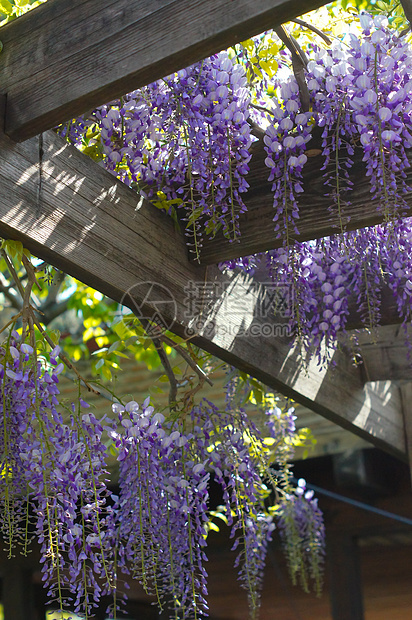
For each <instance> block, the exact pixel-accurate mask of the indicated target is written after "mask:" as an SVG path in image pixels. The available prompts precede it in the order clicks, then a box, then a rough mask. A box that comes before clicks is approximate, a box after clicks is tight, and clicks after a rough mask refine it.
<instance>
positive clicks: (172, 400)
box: [139, 318, 177, 411]
mask: <svg viewBox="0 0 412 620" xmlns="http://www.w3.org/2000/svg"><path fill="white" fill-rule="evenodd" d="M139 321H140V323H141V324H142V326H143V329H144V330H145V332H146V336H147V337H148V338H150V340H151V341H152V342H153V344H154V347H155V349H156V351H157V354H158V356H159V359H160V361H161V364H162V366H163V369H164V371H165V373H166V375H167V378H168V379H169V383H170V389H169V407H170V410H171V411H174V410H175V409H176V403H177V380H176V376H175V373H174V372H173V369H172V367H171V365H170V362H169V358H168V357H167V354H166V352H165V350H164V348H163V344H162V342H161V340H160V338H158V337H157V336H153V335H151V334H149V329H148V328H149V327H151V325H150V321H148V320H146V319H142V318H139Z"/></svg>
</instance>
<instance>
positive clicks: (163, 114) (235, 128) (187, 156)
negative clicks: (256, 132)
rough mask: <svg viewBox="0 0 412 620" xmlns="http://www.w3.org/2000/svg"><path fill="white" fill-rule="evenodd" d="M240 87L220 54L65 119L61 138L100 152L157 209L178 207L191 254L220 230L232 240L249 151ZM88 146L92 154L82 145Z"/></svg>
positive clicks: (240, 79)
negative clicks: (87, 113) (86, 114)
mask: <svg viewBox="0 0 412 620" xmlns="http://www.w3.org/2000/svg"><path fill="white" fill-rule="evenodd" d="M245 85H246V78H245V71H244V69H243V67H242V66H241V65H240V64H237V63H236V62H235V61H234V60H232V59H231V58H229V56H228V55H227V53H226V52H222V53H220V54H217V55H215V56H212V57H211V58H208V59H206V60H204V61H202V62H199V63H196V64H195V65H192V66H191V67H188V68H187V69H183V70H181V71H179V72H177V73H175V74H172V75H170V76H167V77H166V78H164V79H163V80H159V81H157V82H154V83H153V84H150V85H149V86H147V87H145V88H143V89H141V90H138V91H134V92H132V93H130V94H128V95H126V96H125V97H123V98H122V99H121V100H120V101H115V102H112V103H110V104H108V105H105V106H102V107H100V108H98V109H96V110H95V111H94V112H92V114H91V115H90V116H89V118H88V119H86V120H85V119H84V118H80V119H76V120H74V121H72V122H71V123H70V124H69V125H66V126H64V127H63V128H61V133H62V134H63V135H66V136H67V137H68V138H69V139H70V140H71V141H72V142H73V143H74V144H77V145H79V146H81V145H83V148H84V149H85V150H86V152H89V153H90V154H91V155H92V156H96V148H97V149H99V148H100V151H101V154H102V155H103V158H104V159H103V161H104V164H105V166H106V168H107V169H108V170H110V171H111V172H113V173H114V174H116V175H117V176H118V177H119V178H120V179H121V180H122V181H124V182H125V183H127V184H128V185H133V186H135V187H137V186H138V187H139V189H140V191H141V192H142V194H143V195H145V196H147V197H148V198H149V199H150V200H153V201H155V203H156V204H158V205H159V206H164V207H165V208H166V209H168V210H170V209H172V208H173V207H174V206H176V205H179V206H183V207H184V208H185V215H183V216H182V219H183V220H184V221H185V222H186V232H187V234H188V236H189V243H190V244H191V245H192V249H193V251H194V252H195V254H196V256H198V254H199V248H200V244H201V239H202V236H203V235H204V234H205V233H206V234H207V235H209V236H210V235H211V236H214V235H215V233H216V231H217V230H218V229H219V228H222V230H223V233H224V235H225V236H226V237H227V238H228V239H230V240H234V239H236V238H237V237H238V234H239V231H238V223H237V220H238V217H239V213H241V212H242V211H244V210H245V206H244V204H243V201H242V197H241V194H242V193H243V192H245V191H246V189H247V187H248V184H247V182H246V180H245V177H246V174H247V172H248V171H249V167H248V162H249V160H250V153H249V147H250V145H251V136H250V127H249V124H248V117H249V98H250V97H249V93H248V91H247V90H246V88H245ZM99 134H100V137H99ZM90 141H91V142H90ZM94 142H95V143H96V148H95V149H94V150H93V147H90V146H89V147H87V146H86V145H89V144H93V143H94ZM200 222H202V224H200Z"/></svg>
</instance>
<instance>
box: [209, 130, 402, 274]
mask: <svg viewBox="0 0 412 620" xmlns="http://www.w3.org/2000/svg"><path fill="white" fill-rule="evenodd" d="M319 144H320V141H319ZM319 144H317V141H316V138H314V139H313V142H312V141H311V142H309V143H308V153H309V157H308V162H307V163H306V165H305V167H304V169H303V180H304V182H303V187H304V192H303V193H302V194H301V195H300V200H299V205H300V208H299V221H298V222H297V227H298V230H299V234H298V235H296V234H294V232H293V231H291V232H290V234H289V238H290V239H296V240H297V241H308V240H309V239H320V238H321V237H326V236H328V235H332V234H336V233H339V232H341V230H342V228H341V224H340V222H339V218H338V215H337V209H336V208H335V210H334V212H333V210H332V212H331V210H330V209H329V208H330V206H331V203H330V199H329V198H328V197H327V196H326V195H325V194H327V193H329V190H327V189H326V188H325V185H324V177H323V175H324V174H325V172H324V171H321V168H322V166H323V159H322V156H321V154H320V149H318V148H317V146H319ZM252 153H253V155H252V159H251V162H250V172H249V174H248V176H247V181H248V183H249V186H250V189H249V190H248V191H247V192H246V193H245V194H244V195H243V196H244V202H245V205H246V206H247V209H248V210H247V212H246V213H244V214H241V215H240V217H239V228H240V233H241V235H240V239H239V241H238V242H234V243H229V242H228V240H227V239H225V238H224V237H223V235H222V234H218V235H217V237H215V238H214V239H211V240H208V239H205V241H204V242H203V247H202V249H201V252H200V262H201V263H203V264H205V265H207V264H216V263H218V262H221V261H225V260H230V259H233V258H238V257H239V256H248V255H250V254H257V253H258V252H264V251H266V250H272V249H274V248H278V247H281V246H282V245H283V244H284V240H285V239H284V235H282V234H281V235H280V236H277V235H276V234H275V232H274V223H273V216H274V213H275V212H274V208H273V193H272V183H269V182H268V177H269V168H268V167H267V166H266V165H265V161H264V160H265V157H267V154H266V153H265V151H264V145H263V141H261V140H260V141H259V142H258V143H256V144H254V145H253V147H252ZM362 157H363V151H362V149H361V148H359V149H356V150H355V156H354V158H353V159H354V164H353V167H352V168H351V171H350V175H351V181H352V182H353V190H352V191H351V192H349V193H348V194H347V196H345V195H344V194H343V195H342V196H341V198H342V202H343V203H344V201H345V199H347V200H348V202H349V204H348V205H347V206H346V205H345V206H344V207H343V208H342V211H343V216H344V218H346V220H347V222H346V223H344V225H343V229H344V230H348V231H349V230H357V229H358V228H364V227H366V226H374V225H376V224H380V223H381V222H382V221H383V219H384V213H383V212H382V211H380V210H379V205H378V203H377V201H376V200H372V199H371V193H370V180H369V178H368V177H367V176H366V168H365V165H364V164H363V162H362ZM410 158H411V159H410V161H412V152H411V154H410ZM407 173H408V179H407V184H408V185H409V187H411V186H412V169H411V168H410V169H409V170H408V171H407ZM402 214H403V215H405V216H411V215H412V191H410V192H409V193H408V194H405V208H404V209H403V210H402Z"/></svg>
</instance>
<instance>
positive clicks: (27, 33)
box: [0, 0, 324, 140]
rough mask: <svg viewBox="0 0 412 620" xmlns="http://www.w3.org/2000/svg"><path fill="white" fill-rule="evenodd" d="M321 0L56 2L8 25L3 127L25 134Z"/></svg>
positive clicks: (2, 59) (0, 65)
mask: <svg viewBox="0 0 412 620" xmlns="http://www.w3.org/2000/svg"><path fill="white" fill-rule="evenodd" d="M322 4H324V2H323V0H207V1H206V2H205V0H134V1H133V2H130V0H117V1H116V2H113V0H87V2H84V0H49V2H47V4H44V5H41V6H40V7H38V8H36V9H34V10H33V11H32V12H30V13H28V14H26V15H24V16H23V17H21V18H20V19H18V20H16V21H15V22H12V23H10V24H8V25H6V26H4V27H3V28H2V29H1V32H0V39H1V41H2V43H3V46H4V48H3V51H2V54H1V56H0V71H1V76H2V77H1V86H0V89H1V91H0V92H1V93H3V94H5V93H6V94H7V120H6V132H7V133H8V135H10V136H12V137H13V138H14V139H15V140H25V139H27V138H29V137H31V136H34V135H36V134H38V133H40V132H41V131H44V130H46V129H48V128H50V127H53V126H55V125H57V124H59V123H61V122H64V121H66V120H68V119H70V118H73V117H75V116H78V115H80V114H83V113H85V112H86V111H87V110H89V109H90V108H93V107H95V106H97V105H102V104H104V103H106V102H108V101H111V100H113V99H115V98H117V97H120V96H121V95H124V94H125V93H127V92H130V91H132V90H134V89H136V88H139V87H141V86H143V85H145V84H148V83H150V82H152V81H154V80H156V79H159V78H161V77H163V76H165V75H168V74H169V73H172V72H174V71H177V70H179V69H182V68H184V67H187V66H188V65H190V64H192V63H194V62H196V61H198V60H202V59H203V58H206V57H207V56H210V55H211V54H213V53H216V52H219V51H220V50H222V49H226V48H227V47H229V46H230V45H233V44H234V43H237V42H239V41H241V40H243V39H246V38H248V37H250V36H252V35H255V34H258V33H259V32H262V31H264V30H266V29H269V28H272V27H275V26H278V25H279V24H281V23H282V22H284V21H287V20H289V19H291V18H293V17H296V16H297V15H298V14H299V15H300V14H302V13H306V12H307V11H310V10H312V9H315V8H317V7H319V6H321V5H322Z"/></svg>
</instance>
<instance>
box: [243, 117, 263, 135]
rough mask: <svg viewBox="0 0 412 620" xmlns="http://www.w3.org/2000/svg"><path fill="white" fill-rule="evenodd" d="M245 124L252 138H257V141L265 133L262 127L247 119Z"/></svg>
mask: <svg viewBox="0 0 412 620" xmlns="http://www.w3.org/2000/svg"><path fill="white" fill-rule="evenodd" d="M247 122H248V123H249V126H250V133H251V134H252V136H255V137H256V138H259V140H261V139H262V138H263V137H264V135H265V133H266V132H265V130H264V129H262V127H260V126H259V125H258V124H257V123H255V121H252V119H251V118H248V119H247Z"/></svg>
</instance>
